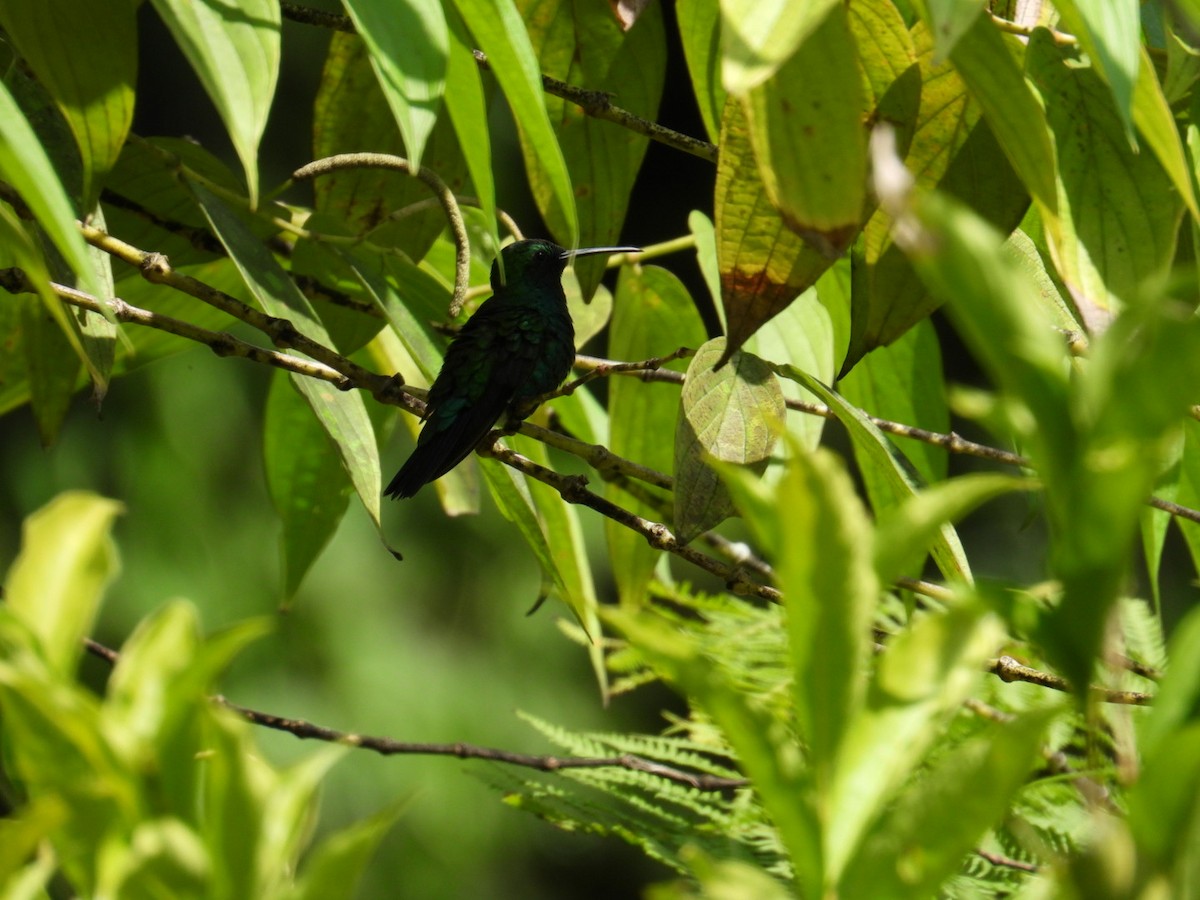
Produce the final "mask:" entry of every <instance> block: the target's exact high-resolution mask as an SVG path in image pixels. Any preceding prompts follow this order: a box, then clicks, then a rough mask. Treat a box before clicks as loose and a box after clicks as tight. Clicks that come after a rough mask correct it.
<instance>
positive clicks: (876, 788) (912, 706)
mask: <svg viewBox="0 0 1200 900" xmlns="http://www.w3.org/2000/svg"><path fill="white" fill-rule="evenodd" d="M1003 640H1004V629H1003V627H1002V626H1001V624H1000V622H999V620H998V619H996V618H995V617H994V616H992V615H990V614H988V613H987V612H985V611H984V610H983V609H982V607H981V606H980V605H979V604H977V603H969V604H966V603H964V604H959V605H957V606H955V607H953V608H951V609H949V610H947V611H946V612H944V613H936V614H934V613H931V614H928V615H926V616H924V617H922V618H920V619H918V620H917V621H916V624H914V625H913V626H912V627H911V628H910V629H909V630H907V631H905V632H903V633H901V634H899V635H897V636H896V637H894V638H893V639H892V640H891V641H890V642H889V644H888V647H887V649H886V650H885V651H884V652H883V653H882V654H880V655H879V657H878V663H877V669H876V672H875V675H874V677H873V678H872V679H871V684H870V686H869V688H868V690H867V694H866V706H865V708H864V710H863V712H862V713H861V714H860V715H859V716H857V717H856V718H855V719H854V721H853V722H852V723H851V724H850V726H849V729H848V732H847V734H846V736H845V739H844V742H843V750H842V752H841V754H840V756H839V759H838V764H837V769H836V771H835V782H834V785H833V789H832V790H831V791H830V794H829V797H828V800H827V802H826V809H827V810H828V816H829V819H828V825H827V829H826V832H825V839H826V845H825V846H826V848H827V850H826V852H827V858H828V861H829V871H828V874H827V878H828V879H829V881H830V882H831V883H837V882H839V881H841V879H842V878H844V877H846V875H847V874H848V873H850V871H851V866H852V863H853V859H854V856H855V853H856V851H857V849H858V848H859V847H860V846H861V844H862V842H863V840H864V838H866V837H867V835H868V834H869V833H870V831H871V825H872V822H873V821H874V820H875V819H876V817H877V816H879V814H880V813H881V812H882V811H883V810H885V809H887V808H888V806H889V805H890V804H892V803H893V802H894V799H895V798H896V797H897V794H898V792H899V791H900V789H901V788H902V786H903V785H905V784H906V783H907V782H908V781H909V780H910V779H911V778H912V777H913V775H914V774H916V772H917V770H918V768H919V766H920V765H921V762H922V760H923V758H924V757H925V754H926V753H927V752H928V750H929V748H930V747H931V746H932V745H933V744H934V742H935V741H936V740H937V739H938V737H939V736H940V734H941V728H942V725H943V723H944V722H945V721H946V720H947V719H948V718H949V717H950V716H952V715H953V714H954V713H955V712H956V711H957V709H958V707H959V705H960V704H961V703H962V702H963V700H965V699H966V698H967V697H968V696H970V695H971V692H972V691H973V690H974V689H975V686H976V685H977V684H978V682H979V680H980V678H981V677H982V675H983V664H984V662H985V660H987V659H988V658H989V657H991V656H992V655H994V654H995V652H996V650H997V647H998V646H999V645H1000V643H1001V642H1002V641H1003Z"/></svg>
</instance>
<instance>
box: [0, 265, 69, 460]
mask: <svg viewBox="0 0 1200 900" xmlns="http://www.w3.org/2000/svg"><path fill="white" fill-rule="evenodd" d="M35 271H36V270H35ZM13 301H15V304H16V307H17V309H18V310H19V313H20V319H19V326H18V327H19V329H20V332H19V333H20V343H21V349H22V350H23V351H24V353H23V354H22V357H23V361H24V363H25V374H26V377H27V378H28V381H27V383H28V385H29V402H30V405H31V406H32V407H33V415H34V418H35V419H36V420H37V428H38V435H39V437H41V440H42V446H44V447H49V446H51V445H52V444H53V443H54V441H55V439H56V438H57V437H58V430H59V428H60V427H61V426H62V423H63V419H64V418H65V417H66V415H67V410H68V408H69V407H70V404H71V397H72V396H74V394H75V391H76V390H77V389H78V387H79V375H80V371H81V369H80V364H79V355H78V351H79V346H80V342H79V339H78V337H77V336H76V335H75V334H74V333H73V329H72V328H71V324H70V321H69V319H67V317H68V316H70V315H71V313H70V312H68V310H67V308H66V305H65V304H64V303H63V302H62V301H61V300H59V299H58V297H57V296H54V295H53V294H51V295H50V297H49V298H48V299H45V298H38V297H37V296H33V295H29V294H22V295H19V296H16V297H14V298H13ZM52 312H54V313H57V318H58V319H59V320H65V321H56V320H55V317H54V316H53V315H52ZM64 325H65V326H66V328H65V330H64V327H63V326H64ZM72 337H74V338H75V341H74V342H72V341H71V340H70V338H72Z"/></svg>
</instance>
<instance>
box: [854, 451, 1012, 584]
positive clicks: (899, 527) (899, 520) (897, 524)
mask: <svg viewBox="0 0 1200 900" xmlns="http://www.w3.org/2000/svg"><path fill="white" fill-rule="evenodd" d="M1032 487H1033V484H1032V483H1031V482H1030V481H1028V480H1025V479H1021V478H1013V477H1012V476H1009V475H1001V474H993V473H980V474H977V475H962V476H960V477H958V478H954V479H951V480H950V481H943V482H940V483H938V484H935V485H933V486H932V487H928V488H926V489H925V490H923V491H920V492H919V493H916V494H914V495H913V496H912V497H910V498H909V499H907V500H904V501H902V502H901V503H899V504H897V505H896V506H893V507H892V508H890V509H888V510H886V511H885V512H884V513H883V514H882V515H881V516H880V517H879V526H878V540H877V541H876V544H875V571H876V573H878V575H879V580H880V581H882V582H884V583H885V584H890V583H891V582H893V581H895V580H896V579H897V578H899V577H900V576H901V575H904V574H906V573H908V572H911V571H913V570H914V569H916V568H917V567H918V566H920V564H921V563H922V562H923V561H924V559H925V556H926V554H928V553H929V548H930V546H931V545H932V544H933V542H934V541H935V540H937V538H938V535H939V533H940V532H941V530H942V527H943V526H944V525H945V524H947V523H951V522H956V521H957V520H959V519H961V518H962V517H963V516H966V515H967V514H969V513H971V512H973V511H974V510H975V509H977V508H978V507H980V506H982V505H983V504H984V503H987V502H988V501H989V500H992V499H994V498H996V497H1000V496H1003V495H1004V494H1007V493H1011V492H1012V491H1026V490H1030V489H1031V488H1032Z"/></svg>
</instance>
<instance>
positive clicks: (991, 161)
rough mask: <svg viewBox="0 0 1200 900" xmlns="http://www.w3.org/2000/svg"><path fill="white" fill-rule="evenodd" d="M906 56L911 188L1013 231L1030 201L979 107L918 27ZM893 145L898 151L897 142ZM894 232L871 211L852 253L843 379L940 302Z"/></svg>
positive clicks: (890, 224) (921, 25) (922, 27)
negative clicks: (913, 115) (916, 109)
mask: <svg viewBox="0 0 1200 900" xmlns="http://www.w3.org/2000/svg"><path fill="white" fill-rule="evenodd" d="M855 8H856V7H851V9H852V10H853V9H855ZM851 21H854V20H853V19H852V20H851ZM861 31H862V28H861V27H860V28H859V29H858V30H857V32H856V33H861ZM859 43H860V45H861V43H862V38H861V37H860V38H859ZM912 52H913V53H914V54H915V56H916V60H917V64H918V72H919V77H920V79H921V85H920V115H919V116H918V117H917V119H916V122H915V125H914V127H913V130H912V136H911V139H910V140H909V141H908V142H907V147H908V150H907V153H906V154H905V157H904V162H905V166H906V167H907V168H908V170H909V171H910V172H911V173H912V175H913V177H914V179H915V180H916V182H917V184H919V185H926V186H930V187H932V186H935V185H936V186H938V187H939V188H941V189H942V190H945V191H946V192H948V193H950V194H952V195H954V196H956V197H958V198H959V199H961V200H962V201H963V202H965V203H967V204H968V205H970V206H971V208H972V209H974V210H976V211H977V212H978V213H980V214H981V215H983V216H984V217H985V218H986V219H988V221H990V222H992V223H993V224H994V225H995V226H996V227H997V228H999V229H1000V230H1001V231H1009V230H1011V229H1012V228H1014V227H1015V226H1016V225H1017V223H1018V222H1019V221H1020V218H1021V215H1022V214H1023V213H1024V211H1025V209H1026V208H1027V206H1028V203H1029V200H1028V196H1027V195H1026V193H1025V192H1024V191H1022V190H1020V189H1018V188H1017V186H1019V184H1020V182H1019V181H1018V179H1017V177H1016V175H1015V174H1014V172H1013V170H1012V167H1011V166H1009V164H1008V161H1007V160H1006V159H1005V156H1004V153H1003V151H1002V150H1001V148H1000V145H999V144H998V143H997V142H996V139H995V137H994V136H993V134H992V131H991V129H990V128H989V127H988V125H987V123H986V122H983V121H980V118H981V110H980V107H979V104H978V103H977V102H975V101H974V100H973V99H972V97H971V93H970V92H969V91H968V89H967V85H966V83H965V82H964V81H963V79H962V77H961V76H960V75H959V74H958V72H957V71H956V69H955V68H954V66H953V65H952V64H951V63H949V62H941V63H938V62H935V60H934V53H935V49H934V44H933V37H932V35H931V34H930V31H929V29H928V28H926V27H925V25H924V23H918V24H917V25H916V26H915V27H914V28H913V30H912ZM884 118H886V119H887V120H888V121H889V122H890V121H892V117H891V116H886V117H884ZM900 127H901V128H902V127H903V126H900ZM897 142H898V144H899V146H900V147H901V148H903V146H904V143H905V142H904V140H903V137H902V134H901V135H898V138H897ZM893 224H894V223H893V222H892V219H891V217H890V216H889V215H888V214H887V213H886V212H885V211H884V210H883V209H876V210H875V212H874V213H873V214H872V216H871V218H870V219H869V220H868V221H867V224H866V226H865V227H864V228H863V231H862V236H861V237H860V239H859V240H858V241H856V242H855V244H854V247H853V249H852V260H853V270H852V272H853V288H854V289H853V303H852V305H851V312H852V318H851V326H852V329H851V342H850V347H849V350H848V352H847V355H846V360H845V363H844V365H843V367H842V373H843V374H845V373H846V372H849V371H850V370H851V368H852V367H853V366H854V365H856V364H857V363H858V361H859V360H860V359H861V358H862V357H863V356H864V355H865V354H866V353H868V352H869V351H871V350H873V349H874V348H876V347H880V346H887V345H889V344H891V343H892V342H893V341H895V340H896V339H897V338H899V337H900V336H901V335H902V334H904V333H905V332H907V331H908V330H909V329H910V328H911V327H912V326H913V325H914V324H916V323H917V322H920V321H923V320H924V319H925V318H927V317H928V316H929V314H930V313H931V312H932V311H933V310H934V309H935V308H936V307H937V304H938V302H939V301H938V300H937V299H936V298H934V297H933V296H931V295H930V293H929V290H928V288H926V287H925V285H924V284H923V283H922V282H921V279H920V278H918V277H917V274H916V273H915V272H914V271H913V268H912V265H911V264H910V263H909V262H908V258H907V257H906V256H905V255H904V253H903V252H902V251H901V250H900V248H899V247H897V246H896V245H895V244H894V243H893V240H892V229H893Z"/></svg>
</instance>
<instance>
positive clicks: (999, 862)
mask: <svg viewBox="0 0 1200 900" xmlns="http://www.w3.org/2000/svg"><path fill="white" fill-rule="evenodd" d="M975 853H976V854H977V855H979V856H981V857H983V858H984V859H986V860H987V861H988V862H990V863H991V864H992V865H993V866H1003V867H1004V868H1006V869H1016V870H1017V871H1018V872H1031V873H1032V872H1037V871H1040V870H1039V869H1038V867H1037V866H1036V865H1034V864H1033V863H1027V862H1022V861H1021V860H1019V859H1011V858H1009V857H1007V856H1001V855H1000V854H999V853H991V852H989V851H987V850H976V851H975Z"/></svg>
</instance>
